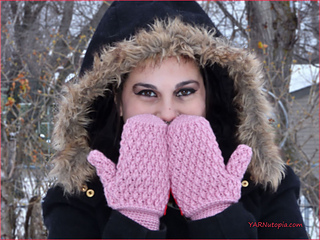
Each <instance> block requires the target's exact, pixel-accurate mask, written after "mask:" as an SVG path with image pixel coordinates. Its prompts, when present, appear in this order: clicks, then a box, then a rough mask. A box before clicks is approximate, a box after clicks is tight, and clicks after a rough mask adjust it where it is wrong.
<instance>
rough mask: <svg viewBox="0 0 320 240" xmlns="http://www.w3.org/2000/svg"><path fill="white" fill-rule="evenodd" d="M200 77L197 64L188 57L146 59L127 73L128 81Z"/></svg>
mask: <svg viewBox="0 0 320 240" xmlns="http://www.w3.org/2000/svg"><path fill="white" fill-rule="evenodd" d="M185 78H191V79H194V80H196V79H198V78H201V74H200V68H199V66H198V64H197V63H196V62H195V61H194V60H192V59H189V58H184V57H179V58H178V57H169V58H165V59H163V60H162V61H152V60H147V61H145V62H143V63H140V64H139V65H138V66H137V67H135V68H134V69H133V70H132V71H131V72H130V73H129V75H128V78H127V80H129V81H142V80H143V81H157V80H165V79H171V80H173V79H176V80H177V81H178V80H180V79H181V80H184V79H185ZM188 80H190V79H188Z"/></svg>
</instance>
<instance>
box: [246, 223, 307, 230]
mask: <svg viewBox="0 0 320 240" xmlns="http://www.w3.org/2000/svg"><path fill="white" fill-rule="evenodd" d="M248 223H249V225H250V227H267V228H278V229H279V228H282V227H289V228H291V227H303V224H302V223H285V222H282V223H274V222H271V223H270V222H248Z"/></svg>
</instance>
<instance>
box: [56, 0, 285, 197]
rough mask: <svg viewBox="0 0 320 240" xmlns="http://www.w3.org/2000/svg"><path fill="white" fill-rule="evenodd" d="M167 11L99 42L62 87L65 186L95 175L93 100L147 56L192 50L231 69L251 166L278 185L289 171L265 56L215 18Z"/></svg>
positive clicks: (59, 172) (59, 168) (59, 123)
mask: <svg viewBox="0 0 320 240" xmlns="http://www.w3.org/2000/svg"><path fill="white" fill-rule="evenodd" d="M197 6H198V5H197ZM201 11H202V10H201ZM180 12H181V11H180ZM201 14H204V13H201ZM201 14H200V15H201ZM165 15H166V16H165V18H163V19H162V20H161V19H160V18H159V17H158V18H156V20H154V21H153V20H152V22H151V23H150V21H149V24H148V25H147V26H146V27H144V28H142V29H141V28H139V29H138V30H136V31H135V32H134V34H131V35H130V37H127V38H120V39H122V40H119V41H117V42H112V44H111V43H107V44H106V45H103V48H101V46H100V49H99V51H98V52H99V54H95V55H94V57H93V59H92V61H91V62H90V61H89V60H88V61H84V65H83V68H82V70H81V71H82V73H81V78H80V79H78V81H76V82H73V83H68V84H66V85H65V86H64V87H63V89H62V95H61V99H60V102H59V112H58V114H57V115H56V120H55V128H54V132H53V146H54V149H55V150H56V154H55V156H54V157H53V164H54V167H53V169H52V171H51V175H52V176H54V177H56V180H57V183H58V184H60V185H62V186H63V187H64V189H65V191H66V192H77V191H79V190H80V189H81V186H82V184H84V183H85V182H86V181H88V180H89V179H92V178H93V177H94V176H96V173H95V169H94V168H93V167H92V166H91V165H90V164H89V163H88V162H87V160H86V157H87V155H88V153H89V151H90V150H91V149H90V147H89V144H88V139H89V133H88V131H87V128H88V125H89V124H90V121H91V120H90V117H89V113H90V111H91V106H92V103H93V102H94V101H95V100H96V99H97V98H101V97H104V96H105V94H106V92H108V91H111V90H112V87H113V86H119V85H120V84H121V79H122V76H123V75H125V74H127V73H129V72H130V71H131V70H132V69H133V68H134V67H136V66H137V65H139V63H141V62H143V61H146V60H150V59H152V60H154V61H156V62H161V61H162V60H163V59H164V58H166V57H172V56H176V57H179V56H187V57H189V58H191V59H194V60H196V61H197V62H198V64H199V65H200V66H201V67H203V68H205V67H211V66H212V67H213V65H214V64H218V65H219V66H221V67H222V68H226V69H227V70H228V75H229V77H230V79H232V81H233V86H234V89H235V92H236V95H235V97H234V99H233V102H234V104H235V105H236V106H239V107H237V110H236V111H237V116H238V118H239V119H238V123H239V126H238V127H237V134H236V138H237V142H238V143H241V144H246V145H248V146H250V147H251V148H252V150H253V157H252V160H251V162H250V164H249V167H248V172H249V173H250V174H251V176H252V179H253V181H254V182H255V183H257V184H262V185H263V186H264V187H265V188H267V187H271V188H272V189H273V190H275V189H276V188H277V187H278V185H279V183H280V181H281V179H282V177H283V174H284V162H283V160H282V159H281V157H280V152H279V148H278V147H277V145H276V144H275V133H274V130H273V127H272V126H271V125H270V124H269V120H268V116H271V111H272V109H271V107H270V104H269V102H268V101H267V99H266V96H265V94H264V92H263V90H262V87H263V82H264V81H263V72H262V66H261V64H260V62H259V61H258V60H257V58H256V56H255V55H254V54H252V53H250V52H248V51H246V50H243V49H239V48H235V47H233V46H232V45H231V44H230V43H229V42H228V41H227V40H226V39H224V38H223V37H217V30H216V29H215V27H214V25H213V24H212V23H210V21H209V24H193V23H188V22H186V21H184V19H183V17H181V16H179V14H172V16H171V15H170V16H169V17H167V13H166V14H165ZM205 16H206V15H205ZM205 19H206V18H205ZM97 29H99V27H98V28H97ZM111 35H112V34H111ZM218 35H220V34H219V33H218ZM92 41H93V40H92ZM96 49H97V48H96ZM91 54H92V52H91Z"/></svg>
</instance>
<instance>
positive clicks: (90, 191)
mask: <svg viewBox="0 0 320 240" xmlns="http://www.w3.org/2000/svg"><path fill="white" fill-rule="evenodd" d="M86 194H87V197H90V198H91V197H93V196H94V191H93V190H92V189H88V190H87V192H86Z"/></svg>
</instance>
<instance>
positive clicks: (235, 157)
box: [168, 115, 252, 220]
mask: <svg viewBox="0 0 320 240" xmlns="http://www.w3.org/2000/svg"><path fill="white" fill-rule="evenodd" d="M168 144H169V166H170V178H171V188H172V193H173V196H174V197H175V199H176V201H177V204H178V206H179V207H180V208H181V211H182V213H183V214H184V215H185V216H186V217H188V218H191V219H192V220H198V219H203V218H207V217H210V216H214V215H216V214H218V213H220V212H222V211H223V210H225V209H226V208H227V207H229V206H230V205H231V204H232V203H236V202H238V200H239V199H240V197H241V180H242V177H243V175H244V173H245V171H246V169H247V166H248V164H249V162H250V160H251V156H252V151H251V148H250V147H248V146H246V145H239V146H238V148H237V149H236V150H235V151H234V152H233V154H232V155H231V157H230V159H229V161H228V164H227V165H225V164H224V161H223V157H222V154H221V150H220V149H219V146H218V143H217V141H216V137H215V135H214V133H213V131H212V129H211V126H210V124H209V122H208V121H207V120H206V119H205V118H203V117H199V116H191V115H181V116H179V117H177V118H176V119H175V120H174V121H173V122H172V123H171V124H170V125H169V127H168Z"/></svg>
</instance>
